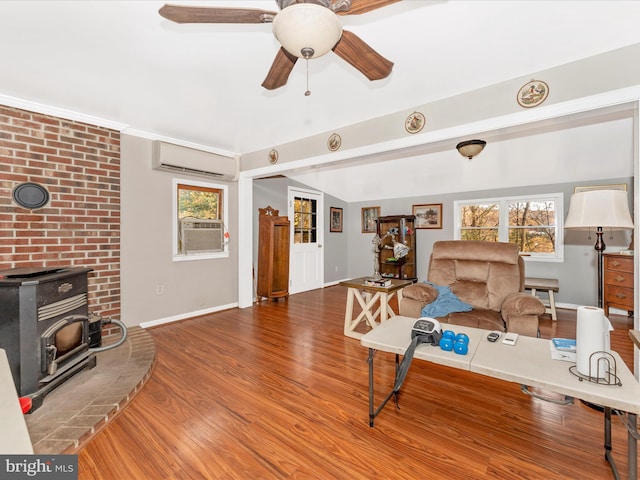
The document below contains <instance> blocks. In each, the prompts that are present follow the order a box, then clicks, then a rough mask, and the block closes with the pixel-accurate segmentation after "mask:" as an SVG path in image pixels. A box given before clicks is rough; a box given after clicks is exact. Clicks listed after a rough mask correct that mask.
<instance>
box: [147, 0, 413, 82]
mask: <svg viewBox="0 0 640 480" xmlns="http://www.w3.org/2000/svg"><path fill="white" fill-rule="evenodd" d="M399 1H400V0H276V2H277V4H278V6H279V7H280V11H279V12H272V11H268V10H260V9H252V8H226V7H193V6H184V5H169V4H167V5H164V6H163V7H162V8H160V10H159V13H160V15H162V16H163V17H164V18H166V19H168V20H171V21H173V22H176V23H273V33H274V35H275V37H276V39H277V40H278V42H279V43H280V45H281V48H280V50H279V51H278V53H277V54H276V58H275V60H274V61H273V64H272V65H271V69H270V70H269V73H267V76H266V78H265V79H264V82H262V86H263V87H264V88H266V89H267V90H274V89H276V88H280V87H282V86H283V85H285V84H286V83H287V79H288V78H289V74H290V73H291V71H292V70H293V67H294V65H295V64H296V61H297V60H298V58H304V59H307V60H309V59H311V58H317V57H319V56H321V55H324V54H325V53H327V52H329V51H330V50H333V52H334V53H335V54H336V55H338V56H339V57H341V58H342V59H343V60H346V61H347V62H348V63H350V64H351V65H352V66H353V67H355V68H356V69H357V70H358V71H360V72H361V73H362V74H363V75H364V76H365V77H367V78H368V79H369V80H380V79H382V78H386V77H387V76H388V75H389V74H390V73H391V69H392V68H393V62H391V61H389V60H387V59H386V58H384V57H383V56H382V55H380V54H379V53H377V52H376V51H375V50H374V49H373V48H371V47H370V46H369V45H367V43H365V42H364V40H362V39H361V38H360V37H358V36H357V35H356V34H355V33H352V32H349V31H347V30H343V29H342V25H341V23H340V20H339V18H338V15H359V14H361V13H366V12H369V11H372V10H375V9H378V8H381V7H384V6H387V5H390V4H392V3H396V2H399Z"/></svg>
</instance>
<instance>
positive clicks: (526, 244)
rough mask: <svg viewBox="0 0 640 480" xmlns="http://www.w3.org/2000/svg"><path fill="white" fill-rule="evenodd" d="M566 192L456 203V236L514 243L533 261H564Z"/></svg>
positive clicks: (461, 238) (464, 238)
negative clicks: (563, 215)
mask: <svg viewBox="0 0 640 480" xmlns="http://www.w3.org/2000/svg"><path fill="white" fill-rule="evenodd" d="M563 211H564V209H563V203H562V194H561V193H556V194H547V195H536V196H526V197H509V198H506V197H505V198H491V199H482V200H468V201H467V200H465V201H457V202H454V217H455V218H454V221H455V225H456V231H455V234H454V236H455V238H456V239H459V240H485V241H490V242H510V243H515V244H516V245H518V248H519V250H520V253H521V254H524V255H526V256H527V258H530V259H532V260H542V259H544V260H551V261H561V260H562V259H563V257H564V255H563V251H564V244H563V235H562V231H563V230H562V213H563Z"/></svg>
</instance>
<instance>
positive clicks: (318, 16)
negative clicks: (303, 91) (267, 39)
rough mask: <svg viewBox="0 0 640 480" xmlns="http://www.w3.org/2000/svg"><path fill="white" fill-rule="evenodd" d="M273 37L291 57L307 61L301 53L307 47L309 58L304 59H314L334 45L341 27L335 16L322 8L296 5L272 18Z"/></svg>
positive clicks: (311, 5)
mask: <svg viewBox="0 0 640 480" xmlns="http://www.w3.org/2000/svg"><path fill="white" fill-rule="evenodd" d="M273 34H274V35H275V37H276V39H277V40H278V42H280V45H282V47H283V48H284V49H285V50H286V51H287V52H289V53H290V54H291V55H295V56H296V57H299V58H307V57H305V56H304V54H303V53H302V50H303V49H309V48H311V49H313V55H312V56H311V57H308V58H318V57H321V56H322V55H324V54H326V53H327V52H329V51H330V50H331V49H332V48H333V47H335V45H336V43H338V40H340V37H341V36H342V25H341V24H340V20H339V19H338V16H337V15H336V14H335V13H333V12H332V11H331V10H329V9H328V8H326V7H323V6H321V5H316V4H313V3H296V4H294V5H291V6H289V7H287V8H285V9H283V10H282V11H280V12H279V13H278V14H277V15H276V16H275V18H274V19H273ZM306 52H308V50H306Z"/></svg>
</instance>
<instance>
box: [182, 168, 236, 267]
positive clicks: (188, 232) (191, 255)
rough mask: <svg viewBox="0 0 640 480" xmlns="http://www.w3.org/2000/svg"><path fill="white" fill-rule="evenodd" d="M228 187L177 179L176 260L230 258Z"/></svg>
mask: <svg viewBox="0 0 640 480" xmlns="http://www.w3.org/2000/svg"><path fill="white" fill-rule="evenodd" d="M227 203H228V202H227V186H226V185H219V184H215V183H208V182H199V181H193V180H184V179H176V178H174V179H173V219H174V222H173V232H174V235H173V238H174V241H173V259H174V260H178V261H181V260H200V259H208V258H224V257H228V256H229V248H228V241H227V237H228V234H227V227H226V225H227V221H228V208H227Z"/></svg>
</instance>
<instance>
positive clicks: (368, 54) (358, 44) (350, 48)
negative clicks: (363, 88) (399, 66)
mask: <svg viewBox="0 0 640 480" xmlns="http://www.w3.org/2000/svg"><path fill="white" fill-rule="evenodd" d="M333 51H334V52H335V53H336V55H338V56H339V57H340V58H342V59H343V60H346V61H347V62H349V63H350V64H351V65H353V66H354V67H355V68H357V69H358V70H360V72H362V74H363V75H364V76H365V77H367V78H368V79H369V80H380V79H382V78H386V77H388V76H389V74H390V73H391V70H392V69H393V62H390V61H389V60H387V59H386V58H384V57H383V56H382V55H380V54H379V53H378V52H376V51H375V50H374V49H373V48H371V47H370V46H369V45H367V44H366V43H365V41H364V40H362V39H361V38H360V37H358V36H357V35H356V34H355V33H352V32H349V31H347V30H343V31H342V38H341V39H340V41H339V42H338V44H337V45H336V46H335V47H333Z"/></svg>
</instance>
